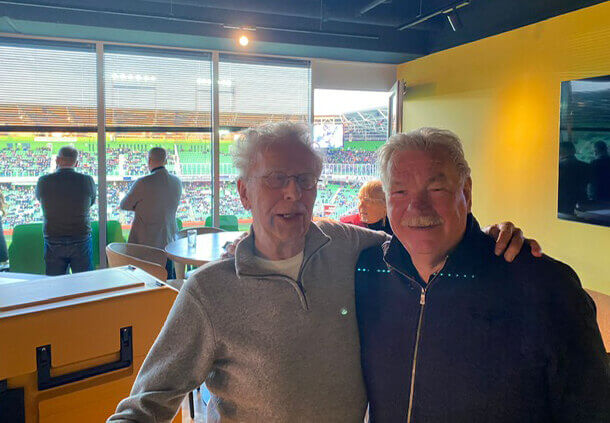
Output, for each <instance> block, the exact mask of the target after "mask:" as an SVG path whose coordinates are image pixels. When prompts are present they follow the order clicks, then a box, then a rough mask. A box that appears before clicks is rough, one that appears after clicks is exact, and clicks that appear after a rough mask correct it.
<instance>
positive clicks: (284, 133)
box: [231, 121, 322, 179]
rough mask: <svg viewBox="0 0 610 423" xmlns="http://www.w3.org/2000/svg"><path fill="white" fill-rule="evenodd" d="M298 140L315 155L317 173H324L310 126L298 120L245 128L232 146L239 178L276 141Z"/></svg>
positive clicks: (245, 175)
mask: <svg viewBox="0 0 610 423" xmlns="http://www.w3.org/2000/svg"><path fill="white" fill-rule="evenodd" d="M280 142H298V143H300V144H302V145H303V147H305V148H306V149H307V150H309V152H310V153H311V154H312V155H313V157H314V158H315V161H316V175H317V176H319V175H320V174H321V173H322V157H321V156H320V155H319V154H318V152H317V151H316V150H314V148H313V144H312V142H311V136H310V131H309V127H308V126H307V125H306V124H304V123H297V122H289V121H283V122H273V123H266V124H263V125H260V126H254V127H252V128H248V129H245V130H243V131H242V132H241V133H240V136H239V138H238V139H237V141H236V142H235V143H234V144H233V146H232V147H231V155H232V156H233V165H234V166H235V167H236V168H237V169H238V170H239V178H241V179H246V178H247V177H248V173H249V172H250V168H251V167H252V164H253V163H254V161H255V160H256V155H257V154H258V153H259V152H261V151H263V150H264V149H266V148H268V147H270V146H271V145H273V144H275V143H280Z"/></svg>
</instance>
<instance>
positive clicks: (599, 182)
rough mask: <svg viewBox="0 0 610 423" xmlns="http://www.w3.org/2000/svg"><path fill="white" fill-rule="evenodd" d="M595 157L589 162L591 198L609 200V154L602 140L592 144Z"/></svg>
mask: <svg viewBox="0 0 610 423" xmlns="http://www.w3.org/2000/svg"><path fill="white" fill-rule="evenodd" d="M593 147H594V149H595V159H593V161H592V162H591V164H590V166H591V188H592V189H591V191H592V192H593V199H594V200H598V201H610V156H609V155H608V145H607V144H606V143H605V142H604V141H597V142H596V143H595V144H594V146H593Z"/></svg>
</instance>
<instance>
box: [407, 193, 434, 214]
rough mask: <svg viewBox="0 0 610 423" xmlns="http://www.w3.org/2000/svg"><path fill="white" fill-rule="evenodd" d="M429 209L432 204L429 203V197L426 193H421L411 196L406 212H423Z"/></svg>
mask: <svg viewBox="0 0 610 423" xmlns="http://www.w3.org/2000/svg"><path fill="white" fill-rule="evenodd" d="M431 208H432V203H431V202H430V195H428V192H427V191H423V192H419V193H417V194H416V195H414V196H413V198H412V200H411V202H410V203H409V207H408V210H409V211H418V212H422V211H423V212H425V211H429V210H430V209H431Z"/></svg>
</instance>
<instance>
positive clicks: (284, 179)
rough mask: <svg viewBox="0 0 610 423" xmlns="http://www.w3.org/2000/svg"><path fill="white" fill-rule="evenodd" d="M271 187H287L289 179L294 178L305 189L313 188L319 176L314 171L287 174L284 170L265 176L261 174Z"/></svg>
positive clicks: (266, 183)
mask: <svg viewBox="0 0 610 423" xmlns="http://www.w3.org/2000/svg"><path fill="white" fill-rule="evenodd" d="M259 178H261V179H262V180H263V181H264V182H265V185H267V186H268V187H269V188H271V189H280V188H286V187H287V186H288V181H289V180H290V179H291V178H294V180H295V182H296V183H297V185H298V186H299V187H300V188H301V189H302V190H304V191H309V190H312V189H314V188H315V187H316V185H317V184H318V181H319V179H318V177H317V176H316V175H314V174H313V173H300V174H298V175H286V174H285V173H284V172H271V173H270V174H268V175H265V176H259Z"/></svg>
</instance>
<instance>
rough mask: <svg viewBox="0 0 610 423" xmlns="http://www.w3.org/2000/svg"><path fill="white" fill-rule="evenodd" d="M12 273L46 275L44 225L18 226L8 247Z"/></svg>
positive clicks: (28, 224) (29, 224)
mask: <svg viewBox="0 0 610 423" xmlns="http://www.w3.org/2000/svg"><path fill="white" fill-rule="evenodd" d="M8 258H9V264H10V271H11V272H16V273H36V274H39V275H44V271H45V264H44V238H43V236H42V223H41V222H38V223H26V224H23V225H16V226H15V228H14V229H13V239H12V241H11V245H10V246H9V247H8Z"/></svg>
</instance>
